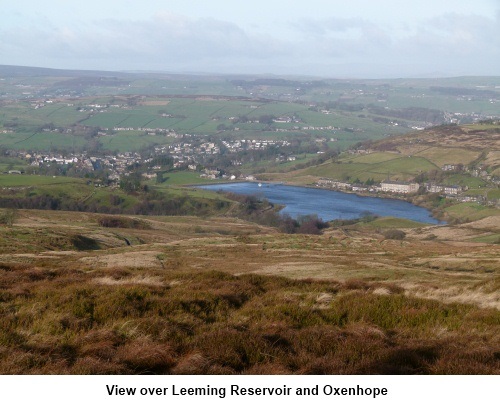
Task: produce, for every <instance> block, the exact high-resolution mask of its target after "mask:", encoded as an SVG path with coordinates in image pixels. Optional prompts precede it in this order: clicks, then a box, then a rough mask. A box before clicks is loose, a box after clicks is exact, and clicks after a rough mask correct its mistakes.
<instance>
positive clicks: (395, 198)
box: [186, 180, 448, 226]
mask: <svg viewBox="0 0 500 405" xmlns="http://www.w3.org/2000/svg"><path fill="white" fill-rule="evenodd" d="M252 183H254V184H255V183H257V184H258V183H262V184H263V185H264V184H269V185H281V186H287V187H298V188H304V189H312V190H324V191H333V192H337V193H340V194H346V195H355V196H357V197H361V198H373V199H380V200H393V201H400V202H405V203H408V204H411V205H413V206H414V207H418V208H421V209H425V210H426V211H427V212H428V213H429V218H432V220H434V221H437V223H433V222H426V221H419V220H415V219H410V218H404V217H399V218H404V219H408V220H411V221H415V222H420V223H424V224H428V225H429V226H445V225H448V223H447V222H446V221H443V220H441V219H439V218H436V217H434V216H433V215H432V212H431V210H430V209H429V208H428V207H425V206H421V205H418V204H415V203H413V202H412V201H408V200H407V199H405V198H398V197H397V196H389V195H387V196H385V195H384V196H380V195H373V194H367V193H363V194H361V193H356V192H353V191H343V190H335V189H331V188H326V187H318V186H314V185H304V184H293V183H288V182H274V181H258V180H244V181H239V180H233V181H221V182H216V183H211V184H206V183H205V184H194V185H186V187H192V188H206V187H213V186H217V185H227V184H252ZM214 191H218V190H214ZM278 204H281V203H278ZM285 206H286V205H285ZM384 217H385V216H384ZM387 217H390V215H389V216H387ZM357 218H360V217H357ZM396 218H398V217H396Z"/></svg>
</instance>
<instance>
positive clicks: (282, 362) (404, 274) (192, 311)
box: [0, 66, 500, 374]
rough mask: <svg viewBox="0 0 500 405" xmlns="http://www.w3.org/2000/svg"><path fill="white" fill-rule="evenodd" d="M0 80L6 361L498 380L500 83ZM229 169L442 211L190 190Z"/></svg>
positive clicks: (0, 248) (99, 370) (0, 344)
mask: <svg viewBox="0 0 500 405" xmlns="http://www.w3.org/2000/svg"><path fill="white" fill-rule="evenodd" d="M0 79H1V80H0V149H1V156H0V171H1V172H2V174H0V190H1V191H0V193H1V194H0V314H1V316H0V324H1V327H0V373H2V374H169V373H170V374H324V373H326V374H380V373H382V374H498V373H499V371H500V338H499V336H500V285H499V281H500V275H499V271H500V254H499V253H500V244H499V242H500V215H499V213H500V211H499V208H498V201H499V199H500V193H499V189H498V185H499V181H498V179H499V177H500V161H499V156H500V145H499V142H500V125H499V123H498V118H499V115H500V113H499V112H498V103H499V102H500V101H499V100H500V91H499V90H498V85H499V82H500V79H499V78H451V79H411V80H410V79H405V80H403V79H401V80H387V81H383V80H377V81H369V80H365V81H361V80H330V79H328V80H327V79H315V78H314V79H311V78H286V79H281V78H271V79H270V78H264V77H250V76H238V77H237V76H234V77H228V76H226V77H218V76H206V77H205V76H196V77H193V76H182V75H162V74H141V75H139V74H132V73H120V72H111V73H110V72H84V71H59V70H45V69H36V68H21V67H8V66H3V67H0ZM243 141H248V142H243ZM233 176H234V179H253V180H258V181H265V180H267V181H279V182H286V183H290V184H298V185H304V186H314V187H317V186H319V185H321V186H324V187H332V186H331V185H332V184H333V182H343V183H345V184H349V185H350V188H349V189H346V190H344V191H346V192H359V193H372V192H373V191H370V188H373V189H374V187H375V186H376V185H377V184H379V183H380V182H383V181H393V182H396V181H397V182H404V183H407V182H418V184H419V185H420V188H419V190H418V192H416V193H413V194H404V195H396V194H390V196H391V198H403V199H407V200H409V201H411V202H413V203H415V204H419V205H422V206H425V207H427V208H429V209H431V210H433V214H434V215H435V216H436V217H439V218H442V219H444V220H446V221H447V223H446V225H432V226H429V225H428V224H422V223H418V222H413V221H408V220H404V219H400V218H378V217H376V216H373V215H370V213H367V215H365V216H364V217H362V218H359V219H356V220H344V221H342V220H338V221H332V222H329V223H326V222H323V221H322V220H321V219H320V218H315V217H305V218H298V219H293V218H286V217H282V216H280V214H279V209H280V207H278V206H275V205H274V204H272V202H269V201H265V200H260V199H258V198H256V197H255V196H247V197H245V196H236V195H230V194H221V193H215V192H209V191H205V190H199V189H193V188H187V187H185V186H186V185H191V184H200V183H205V184H206V183H211V182H217V181H221V180H222V181H232V180H231V179H232V178H233ZM362 187H364V188H362ZM440 187H441V188H440ZM355 188H356V189H355ZM446 190H448V191H446ZM449 190H455V191H456V194H450V193H451V191H449ZM455 191H453V193H455ZM376 193H378V194H379V195H383V196H389V195H387V194H384V193H383V192H382V191H380V190H378V191H376Z"/></svg>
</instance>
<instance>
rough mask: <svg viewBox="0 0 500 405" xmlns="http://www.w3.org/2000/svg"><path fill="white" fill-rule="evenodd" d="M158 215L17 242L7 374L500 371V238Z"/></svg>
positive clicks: (2, 291) (6, 265) (7, 307)
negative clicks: (287, 227) (133, 225)
mask: <svg viewBox="0 0 500 405" xmlns="http://www.w3.org/2000/svg"><path fill="white" fill-rule="evenodd" d="M31 215H32V218H34V219H33V220H35V219H36V217H35V213H32V214H31ZM44 215H47V214H46V213H44ZM46 219H47V221H48V220H49V219H50V218H49V217H47V218H46ZM69 220H70V218H69V217H68V218H67V219H66V218H64V216H55V217H54V218H53V220H52V224H51V225H50V226H49V225H47V227H49V228H50V229H52V227H54V228H58V229H59V230H61V229H63V228H62V227H60V226H58V225H59V224H64V223H65V222H64V221H69ZM85 221H86V222H85ZM35 222H36V221H35ZM151 223H152V229H148V230H137V229H127V230H126V232H129V233H127V234H120V235H122V236H126V237H128V238H132V236H136V237H137V235H141V237H144V236H145V235H146V237H145V238H144V239H142V242H141V243H140V244H137V245H131V246H126V247H125V246H122V247H119V248H116V247H106V246H105V245H104V244H103V245H101V248H100V249H99V250H88V251H83V250H77V249H72V250H66V251H64V252H59V251H57V250H55V251H44V250H42V249H41V248H40V250H35V251H33V252H28V253H27V252H26V251H24V252H23V249H24V250H26V248H23V245H22V244H21V243H18V244H17V245H16V244H15V245H13V246H14V252H5V251H4V253H2V254H1V255H0V372H1V373H4V374H139V373H140V374H144V373H146V374H147V373H154V374H169V373H175V374H234V373H240V374H318V373H327V374H371V373H375V374H379V373H391V374H409V373H416V374H443V373H451V374H466V373H473V374H483V373H486V374H497V373H500V355H499V353H500V338H499V336H500V308H499V304H498V303H499V301H500V296H499V291H500V277H499V266H498V257H499V256H500V255H499V250H500V247H499V246H495V245H485V244H473V243H468V245H467V249H466V250H464V246H463V245H457V244H456V243H448V242H442V241H431V242H430V241H420V240H417V239H415V238H413V237H412V236H411V235H408V236H407V237H406V238H405V240H403V241H395V240H383V238H382V237H381V236H380V235H379V234H377V233H376V231H371V232H372V233H371V234H370V233H369V232H370V231H369V230H365V231H363V232H359V231H356V230H352V231H349V232H348V233H347V234H345V233H343V232H337V231H336V230H331V231H329V233H328V234H327V235H322V236H307V235H282V234H277V233H276V232H275V231H271V230H268V229H266V228H258V229H259V230H260V231H259V232H258V233H257V232H249V230H251V229H254V225H251V224H247V223H244V222H241V221H234V222H231V220H226V219H218V220H216V221H214V222H213V223H212V222H210V221H206V220H197V221H195V220H190V221H186V219H185V218H178V219H175V218H164V219H158V220H156V221H151ZM222 224H224V226H225V227H227V231H228V232H227V234H225V235H221V234H220V233H214V232H213V230H214V229H216V228H218V227H221V226H222ZM78 226H79V227H80V229H79V230H78V232H79V234H86V235H92V234H93V232H102V229H99V228H98V227H97V226H96V222H95V218H94V217H92V216H88V217H87V218H86V219H85V220H82V221H81V222H80V223H79V224H78ZM20 230H27V231H30V232H31V231H32V230H34V229H33V228H31V227H28V226H26V224H23V226H22V227H16V226H14V227H12V228H9V229H8V230H2V232H4V235H6V236H7V237H11V236H12V235H16V233H17V232H19V231H20ZM242 230H244V233H242ZM73 232H74V230H73V229H71V228H68V230H67V231H65V232H63V231H60V236H61V238H62V239H64V236H65V235H73ZM119 232H123V230H119ZM30 235H32V234H31V233H30ZM148 235H149V236H148ZM155 235H156V236H155ZM44 241H45V239H43V238H41V239H40V240H34V241H33V245H35V246H43V243H45V242H44ZM63 245H64V244H63Z"/></svg>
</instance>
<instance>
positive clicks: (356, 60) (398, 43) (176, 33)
mask: <svg viewBox="0 0 500 405" xmlns="http://www.w3.org/2000/svg"><path fill="white" fill-rule="evenodd" d="M282 3H283V2H281V1H279V0H270V1H269V0H267V1H266V2H264V1H262V0H256V1H255V2H253V3H252V4H234V3H232V2H228V1H224V0H214V1H213V2H211V3H210V5H209V6H207V5H206V3H205V2H202V1H200V0H192V1H190V2H185V1H182V2H181V1H180V0H173V1H170V2H168V4H158V2H155V1H153V0H144V1H143V2H141V3H140V4H138V3H136V2H134V1H132V0H123V1H118V0H109V1H107V2H106V3H104V4H102V2H100V3H97V2H96V1H95V0H89V1H88V2H85V4H75V3H69V2H64V1H61V0H48V1H46V2H43V3H39V2H36V1H33V0H18V1H17V2H15V3H13V4H6V5H5V6H4V10H3V14H2V17H0V21H1V22H2V28H0V34H1V35H0V64H3V65H13V66H33V67H45V68H50V69H63V70H94V71H95V70H101V71H114V72H119V71H145V72H182V73H181V74H199V73H200V72H204V74H221V75H222V74H223V75H227V74H232V75H277V76H310V77H323V78H362V79H391V78H436V77H440V78H442V77H461V76H495V75H497V74H498V73H497V72H500V1H499V0H478V1H476V2H473V3H471V2H466V1H458V2H457V1H453V2H452V1H448V0H441V1H437V2H436V1H432V0H423V1H421V2H419V3H418V4H405V5H404V7H403V6H402V5H401V3H400V2H398V1H396V0H381V1H379V2H376V3H374V2H371V1H368V0H352V1H351V2H350V3H349V4H347V5H346V4H344V3H342V2H335V1H334V2H331V1H326V0H309V1H308V2H307V3H306V2H299V3H294V5H293V7H284V6H283V4H282Z"/></svg>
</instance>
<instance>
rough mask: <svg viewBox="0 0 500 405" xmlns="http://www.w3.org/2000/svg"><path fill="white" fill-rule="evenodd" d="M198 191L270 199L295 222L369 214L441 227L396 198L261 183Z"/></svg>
mask: <svg viewBox="0 0 500 405" xmlns="http://www.w3.org/2000/svg"><path fill="white" fill-rule="evenodd" d="M197 187H198V188H203V189H206V190H214V191H217V190H222V191H227V192H231V193H235V194H247V195H255V196H257V197H259V198H267V199H268V200H269V201H270V202H272V203H275V204H281V205H285V208H284V209H283V210H282V211H281V212H282V213H286V214H289V215H290V216H291V217H293V218H297V216H299V215H308V214H317V215H318V217H320V218H321V219H323V220H324V221H331V220H334V219H355V218H359V217H361V216H363V215H364V214H366V213H367V212H369V213H372V214H375V215H379V216H381V217H397V218H406V219H411V220H413V221H418V222H424V223H429V224H439V223H441V222H440V221H438V220H437V219H435V218H433V217H432V215H431V213H430V211H428V210H427V209H425V208H422V207H417V206H416V205H413V204H410V203H408V202H406V201H401V200H396V199H392V198H381V197H362V196H358V195H356V194H349V193H342V192H340V191H333V190H325V189H321V188H307V187H297V186H287V185H283V184H273V183H262V186H261V187H259V185H258V184H257V183H227V184H211V185H204V186H197Z"/></svg>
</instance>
